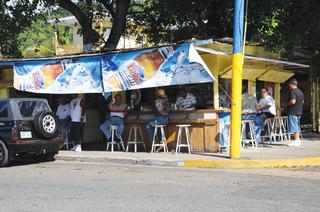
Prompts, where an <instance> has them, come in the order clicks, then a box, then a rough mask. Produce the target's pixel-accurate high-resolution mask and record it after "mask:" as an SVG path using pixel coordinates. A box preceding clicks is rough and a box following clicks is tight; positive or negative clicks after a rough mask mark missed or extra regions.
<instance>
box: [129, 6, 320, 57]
mask: <svg viewBox="0 0 320 212" xmlns="http://www.w3.org/2000/svg"><path fill="white" fill-rule="evenodd" d="M140 2H141V4H142V5H141V6H140V7H139V9H137V10H136V11H135V12H134V13H133V14H132V18H133V19H134V20H135V24H136V25H134V28H133V29H132V31H134V29H139V28H143V33H144V34H146V35H147V37H148V40H149V41H150V42H152V43H155V44H157V43H166V42H177V41H180V40H186V39H191V38H198V39H202V38H208V37H211V38H221V37H232V28H233V26H232V24H233V20H232V18H233V1H232V0H226V1H219V0H206V1H203V0H184V1H180V0H170V1H162V0H142V1H140ZM319 11H320V2H319V1H318V0H304V1H299V0H281V1H279V0H269V1H265V0H249V1H248V27H247V34H246V36H247V37H246V38H247V41H253V42H259V43H261V44H263V45H265V46H266V47H267V48H268V49H269V50H271V51H275V52H279V51H281V50H283V49H284V48H285V49H286V50H287V51H290V49H291V48H292V47H293V46H297V47H299V48H304V49H308V50H312V51H317V50H319V49H320V39H319V38H320V13H319ZM136 33H137V34H139V33H140V31H138V32H136Z"/></svg>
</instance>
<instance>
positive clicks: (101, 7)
mask: <svg viewBox="0 0 320 212" xmlns="http://www.w3.org/2000/svg"><path fill="white" fill-rule="evenodd" d="M43 1H44V2H46V3H47V4H49V5H56V6H59V7H61V8H63V9H65V10H67V11H69V12H70V13H71V14H72V15H74V16H75V17H76V19H77V20H78V22H79V24H80V26H81V33H82V35H83V42H84V45H86V44H95V43H97V42H98V41H99V35H98V32H97V31H96V30H95V28H94V26H93V20H94V17H101V16H102V15H103V14H104V15H106V14H108V15H110V16H111V18H112V21H113V25H112V28H111V32H110V36H109V38H108V39H107V41H106V42H105V44H104V48H105V49H115V48H116V47H117V44H118V42H119V39H120V37H121V35H122V33H123V31H124V28H125V25H126V16H127V13H128V9H129V5H130V0H96V1H95V2H96V3H97V4H94V3H93V1H92V0H79V1H77V3H75V2H74V1H71V0H43Z"/></svg>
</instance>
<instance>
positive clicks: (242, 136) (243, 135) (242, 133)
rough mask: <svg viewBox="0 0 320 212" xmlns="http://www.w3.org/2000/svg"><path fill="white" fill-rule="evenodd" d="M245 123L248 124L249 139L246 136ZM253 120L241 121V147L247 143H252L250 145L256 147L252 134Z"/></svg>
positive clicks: (254, 137)
mask: <svg viewBox="0 0 320 212" xmlns="http://www.w3.org/2000/svg"><path fill="white" fill-rule="evenodd" d="M247 125H248V126H249V128H248V130H249V135H250V139H248V138H247ZM253 129H254V121H253V120H242V121H241V147H242V148H243V147H244V146H245V145H246V144H247V143H250V142H251V144H252V147H258V144H257V141H256V136H255V134H254V130H253Z"/></svg>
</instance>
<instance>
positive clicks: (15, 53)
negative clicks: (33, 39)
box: [0, 0, 38, 57]
mask: <svg viewBox="0 0 320 212" xmlns="http://www.w3.org/2000/svg"><path fill="white" fill-rule="evenodd" d="M37 4H38V1H37V0H33V1H31V0H28V1H26V0H15V1H10V0H2V1H0V23H1V27H0V34H1V39H0V51H1V54H2V55H3V56H5V57H20V56H21V52H20V51H19V41H18V39H17V38H18V36H19V34H20V33H21V32H23V30H24V29H25V28H26V27H28V26H30V25H31V22H32V20H33V18H34V17H35V13H34V11H35V9H36V6H37Z"/></svg>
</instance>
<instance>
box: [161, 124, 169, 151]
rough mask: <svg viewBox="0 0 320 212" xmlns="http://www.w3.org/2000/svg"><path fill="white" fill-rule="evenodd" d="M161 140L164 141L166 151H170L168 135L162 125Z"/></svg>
mask: <svg viewBox="0 0 320 212" xmlns="http://www.w3.org/2000/svg"><path fill="white" fill-rule="evenodd" d="M161 141H162V144H163V150H164V152H168V146H167V139H166V135H165V133H164V129H163V127H161Z"/></svg>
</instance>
